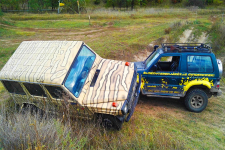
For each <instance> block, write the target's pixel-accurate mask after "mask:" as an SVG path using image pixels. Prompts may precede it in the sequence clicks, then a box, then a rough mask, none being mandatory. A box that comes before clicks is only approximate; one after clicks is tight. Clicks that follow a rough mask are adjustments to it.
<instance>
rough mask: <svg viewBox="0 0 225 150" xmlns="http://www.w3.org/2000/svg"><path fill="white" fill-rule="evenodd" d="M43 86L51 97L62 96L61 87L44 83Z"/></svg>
mask: <svg viewBox="0 0 225 150" xmlns="http://www.w3.org/2000/svg"><path fill="white" fill-rule="evenodd" d="M45 88H46V89H47V90H48V92H49V93H50V94H51V96H52V97H53V98H62V93H63V89H62V88H61V87H57V86H49V85H45Z"/></svg>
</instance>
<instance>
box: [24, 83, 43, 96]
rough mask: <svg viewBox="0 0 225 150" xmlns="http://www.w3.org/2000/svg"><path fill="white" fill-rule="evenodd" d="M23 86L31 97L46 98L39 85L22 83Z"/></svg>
mask: <svg viewBox="0 0 225 150" xmlns="http://www.w3.org/2000/svg"><path fill="white" fill-rule="evenodd" d="M23 85H24V86H25V87H26V89H27V90H28V92H29V93H30V94H31V95H34V96H42V97H46V94H45V92H44V90H43V89H42V88H41V86H40V85H39V84H31V83H23Z"/></svg>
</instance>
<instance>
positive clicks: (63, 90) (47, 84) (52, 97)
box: [43, 84, 66, 99]
mask: <svg viewBox="0 0 225 150" xmlns="http://www.w3.org/2000/svg"><path fill="white" fill-rule="evenodd" d="M43 86H44V88H45V90H47V91H48V94H49V95H50V96H51V98H54V99H62V97H61V98H56V97H53V96H52V94H51V93H50V92H49V90H48V89H47V87H46V86H51V87H58V88H61V89H62V91H63V92H65V90H64V89H63V87H62V86H56V85H50V84H45V85H43ZM65 93H66V92H65Z"/></svg>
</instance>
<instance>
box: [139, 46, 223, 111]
mask: <svg viewBox="0 0 225 150" xmlns="http://www.w3.org/2000/svg"><path fill="white" fill-rule="evenodd" d="M135 64H136V65H137V68H138V70H137V71H138V74H139V76H141V82H142V83H141V93H142V94H143V95H147V96H157V97H167V98H183V99H184V101H185V105H186V107H187V109H188V110H190V111H193V112H201V111H203V110H204V109H205V108H206V106H207V103H208V98H210V97H211V96H212V95H213V96H219V95H221V94H222V92H221V90H220V89H219V87H220V79H221V76H222V72H223V67H222V62H221V61H220V60H219V59H216V57H215V55H214V54H213V52H212V49H211V47H209V46H207V45H205V44H201V43H164V44H162V46H161V47H160V48H159V46H157V45H156V46H154V51H153V52H152V53H151V54H150V55H149V56H148V57H147V59H146V60H145V61H141V62H135Z"/></svg>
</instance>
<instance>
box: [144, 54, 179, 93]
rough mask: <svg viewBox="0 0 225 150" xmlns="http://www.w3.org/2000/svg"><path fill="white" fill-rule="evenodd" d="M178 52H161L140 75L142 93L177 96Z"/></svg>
mask: <svg viewBox="0 0 225 150" xmlns="http://www.w3.org/2000/svg"><path fill="white" fill-rule="evenodd" d="M180 62H181V56H180V54H162V55H161V56H159V58H158V59H157V60H155V62H154V63H153V65H152V66H151V67H150V68H148V71H146V72H144V73H143V75H142V78H143V82H144V83H145V85H144V87H143V90H142V91H143V92H144V94H147V95H162V96H179V95H180V93H181V90H180V87H179V81H180V67H181V63H180Z"/></svg>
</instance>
